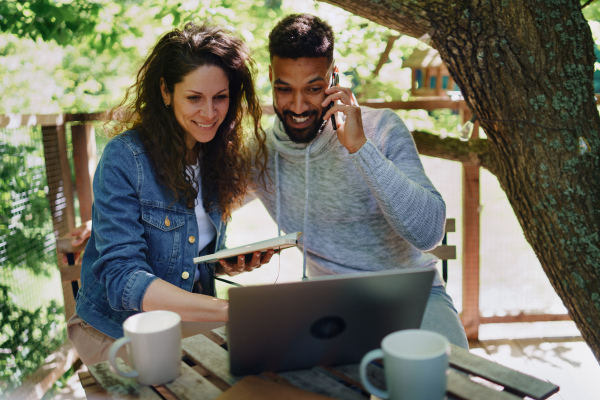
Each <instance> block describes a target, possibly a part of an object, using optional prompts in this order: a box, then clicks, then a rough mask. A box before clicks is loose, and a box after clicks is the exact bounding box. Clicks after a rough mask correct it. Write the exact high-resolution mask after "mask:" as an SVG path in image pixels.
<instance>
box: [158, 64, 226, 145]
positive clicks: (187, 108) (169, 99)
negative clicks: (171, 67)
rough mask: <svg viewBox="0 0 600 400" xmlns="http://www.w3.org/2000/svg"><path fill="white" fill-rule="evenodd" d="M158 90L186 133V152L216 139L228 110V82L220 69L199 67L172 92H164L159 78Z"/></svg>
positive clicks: (163, 84)
mask: <svg viewBox="0 0 600 400" xmlns="http://www.w3.org/2000/svg"><path fill="white" fill-rule="evenodd" d="M161 91H162V94H163V99H164V101H165V104H168V105H169V106H170V107H172V108H173V113H174V114H175V118H176V119H177V122H179V125H181V127H182V128H183V129H184V130H185V132H186V138H185V142H186V146H187V148H188V149H190V150H191V149H192V148H193V147H194V145H195V144H196V142H200V143H207V142H210V141H211V140H212V139H213V138H214V137H215V135H216V134H217V129H218V128H219V126H220V125H221V123H222V122H223V120H224V119H225V116H226V115H227V110H228V109H229V79H228V78H227V75H226V74H225V71H223V69H221V68H220V67H216V66H214V65H203V66H201V67H198V68H196V69H195V70H193V71H192V72H190V73H189V74H187V75H186V76H185V77H184V78H183V81H181V82H179V83H177V84H175V88H174V89H173V93H169V92H168V91H167V88H166V85H165V83H164V80H162V79H161Z"/></svg>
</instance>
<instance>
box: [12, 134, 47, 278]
mask: <svg viewBox="0 0 600 400" xmlns="http://www.w3.org/2000/svg"><path fill="white" fill-rule="evenodd" d="M1 138H2V136H0V158H1V159H2V163H1V164H0V198H1V201H0V243H3V244H5V246H6V247H5V254H4V257H3V261H2V262H1V264H0V265H1V266H2V268H3V269H4V270H5V271H8V270H12V269H17V268H27V269H29V270H30V271H32V272H34V273H36V274H47V273H48V271H47V270H45V269H44V266H45V264H44V263H43V262H42V261H43V260H46V259H47V257H48V254H47V253H48V252H47V250H46V247H47V246H46V245H45V243H46V242H47V241H48V236H49V235H50V236H52V219H51V215H50V210H49V204H48V198H47V195H46V191H45V189H46V186H45V182H46V179H45V172H44V159H43V154H39V153H40V152H41V151H40V150H37V149H36V147H34V146H30V145H24V144H22V145H13V144H10V143H8V142H5V141H3V140H1ZM9 238H10V240H9Z"/></svg>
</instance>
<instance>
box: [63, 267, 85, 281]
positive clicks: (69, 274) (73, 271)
mask: <svg viewBox="0 0 600 400" xmlns="http://www.w3.org/2000/svg"><path fill="white" fill-rule="evenodd" d="M59 270H60V279H61V281H62V282H73V281H78V280H79V278H80V277H81V263H77V264H75V265H68V266H66V267H59Z"/></svg>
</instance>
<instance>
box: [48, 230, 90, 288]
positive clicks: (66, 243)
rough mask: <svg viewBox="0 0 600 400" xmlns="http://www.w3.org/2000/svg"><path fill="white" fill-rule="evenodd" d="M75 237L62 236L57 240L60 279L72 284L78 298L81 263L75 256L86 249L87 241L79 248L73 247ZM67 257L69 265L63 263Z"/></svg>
mask: <svg viewBox="0 0 600 400" xmlns="http://www.w3.org/2000/svg"><path fill="white" fill-rule="evenodd" d="M73 239H74V237H73V236H61V237H59V238H58V239H57V240H56V251H57V252H58V259H59V269H60V278H61V281H62V282H68V283H71V288H72V289H73V298H76V297H77V292H78V291H79V279H80V277H81V261H80V260H76V259H75V254H76V253H80V252H82V251H83V250H84V249H85V245H86V244H87V242H88V241H87V239H86V240H85V241H84V242H83V243H82V244H80V245H79V246H75V247H74V246H73V245H72V244H71V243H72V242H73ZM63 254H64V255H66V256H67V265H64V264H63V263H62V255H63Z"/></svg>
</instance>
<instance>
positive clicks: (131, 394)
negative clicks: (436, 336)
mask: <svg viewBox="0 0 600 400" xmlns="http://www.w3.org/2000/svg"><path fill="white" fill-rule="evenodd" d="M225 343H226V332H225V327H222V328H218V329H214V330H213V331H212V337H211V338H209V337H207V336H205V335H202V334H198V335H195V336H190V337H187V338H185V339H183V341H182V347H183V352H184V357H183V360H182V363H181V374H180V376H179V377H178V378H177V379H176V380H175V381H173V382H171V383H168V384H165V385H160V386H153V387H150V386H144V385H139V384H138V383H137V382H136V381H135V380H134V379H131V378H123V377H121V376H118V375H116V374H115V373H114V372H112V371H111V370H110V367H109V365H108V362H101V363H98V364H94V365H91V366H88V369H89V373H90V374H91V375H87V374H86V373H83V374H80V378H81V381H82V385H83V386H84V389H85V390H86V394H87V396H88V399H119V400H121V399H123V400H125V399H127V400H128V399H198V400H212V399H220V400H221V399H222V400H227V399H244V398H247V399H258V398H262V399H271V398H273V399H275V398H286V399H292V400H293V399H307V400H308V399H327V398H335V399H344V400H346V399H347V400H364V399H368V398H370V395H369V393H367V392H366V391H365V390H364V388H363V386H362V384H361V383H360V378H359V372H358V364H353V365H344V366H337V367H314V368H311V369H308V370H301V371H287V372H279V373H268V372H267V373H263V374H261V375H255V376H247V377H236V376H232V375H231V374H230V373H229V357H228V353H227V350H226V345H225ZM124 368H126V367H124ZM448 372H449V373H448V398H449V399H484V400H496V399H497V400H501V399H505V400H508V399H522V398H524V397H530V398H533V399H546V398H548V397H550V396H552V395H553V394H554V393H556V392H557V391H558V390H559V388H558V386H556V385H553V384H552V383H549V382H546V381H542V380H539V379H537V378H535V377H532V376H530V375H526V374H523V373H521V372H518V371H515V370H513V369H510V368H507V367H505V366H502V365H500V364H497V363H494V362H492V361H489V360H486V359H484V358H482V357H479V356H477V355H474V354H471V353H469V352H468V351H467V350H464V349H462V348H459V347H456V346H452V349H451V355H450V369H449V371H448ZM368 373H369V376H370V379H371V381H372V382H373V383H374V384H375V385H376V386H378V387H382V388H383V387H385V384H384V377H383V369H382V368H381V366H380V365H377V364H376V363H375V364H372V365H371V366H370V367H369V370H368Z"/></svg>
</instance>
